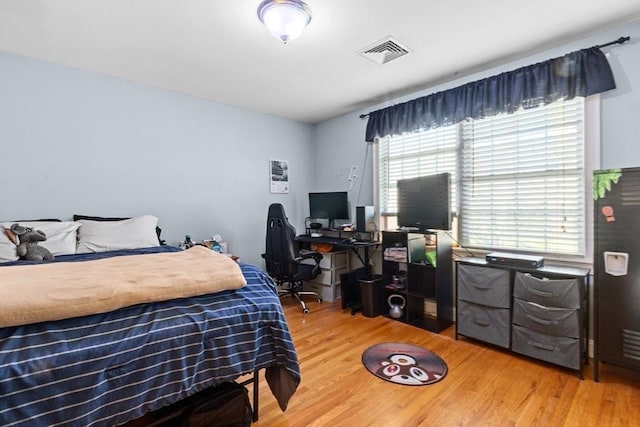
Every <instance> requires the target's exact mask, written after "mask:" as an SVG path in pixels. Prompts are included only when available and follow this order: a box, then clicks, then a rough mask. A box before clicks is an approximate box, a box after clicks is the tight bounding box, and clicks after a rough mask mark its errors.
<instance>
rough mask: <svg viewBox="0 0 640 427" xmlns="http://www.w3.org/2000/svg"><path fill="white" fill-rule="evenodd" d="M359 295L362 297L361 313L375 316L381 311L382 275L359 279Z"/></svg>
mask: <svg viewBox="0 0 640 427" xmlns="http://www.w3.org/2000/svg"><path fill="white" fill-rule="evenodd" d="M358 282H360V296H361V299H362V314H363V315H365V316H366V317H376V316H380V315H381V314H382V313H383V307H384V305H383V304H382V296H383V294H384V292H383V287H384V282H383V280H382V275H378V274H377V275H375V276H374V277H373V278H372V279H359V280H358Z"/></svg>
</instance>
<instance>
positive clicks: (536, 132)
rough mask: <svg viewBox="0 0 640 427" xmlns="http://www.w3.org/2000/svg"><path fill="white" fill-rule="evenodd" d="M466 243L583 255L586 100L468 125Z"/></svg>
mask: <svg viewBox="0 0 640 427" xmlns="http://www.w3.org/2000/svg"><path fill="white" fill-rule="evenodd" d="M461 166H462V168H461V170H462V172H461V175H462V177H461V179H460V183H461V188H462V190H461V192H462V200H461V209H460V212H459V222H460V240H461V241H462V243H463V244H464V245H466V246H472V247H486V248H493V249H509V250H526V251H534V252H541V253H554V254H572V255H582V254H584V248H585V242H584V100H583V98H575V99H574V100H571V101H559V102H555V103H553V104H549V105H547V106H543V107H538V108H535V109H529V110H520V111H518V112H516V113H514V114H508V115H499V116H495V117H491V118H486V119H482V120H474V121H470V122H468V123H464V124H463V125H462V152H461Z"/></svg>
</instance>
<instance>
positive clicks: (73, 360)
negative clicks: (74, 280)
mask: <svg viewBox="0 0 640 427" xmlns="http://www.w3.org/2000/svg"><path fill="white" fill-rule="evenodd" d="M151 252H153V251H151ZM136 253H137V252H136ZM121 255H122V254H121ZM71 260H72V261H74V260H75V261H77V260H78V259H77V257H76V258H73V259H71ZM60 261H61V260H60ZM185 267H186V266H185ZM241 270H242V272H243V274H244V276H245V277H246V279H247V285H246V286H245V287H243V288H241V289H239V290H233V291H223V292H219V293H216V294H208V295H203V296H199V297H192V298H183V299H177V300H171V301H162V302H158V303H153V304H139V305H135V306H132V307H127V308H123V309H120V310H117V311H112V312H109V313H104V314H96V315H91V316H83V317H79V318H73V319H65V320H60V321H55V322H43V323H36V324H30V325H25V326H18V327H11V328H2V329H0V425H2V426H40V425H42V426H45V425H46V426H113V425H118V424H122V423H125V422H127V421H129V420H132V419H135V418H138V417H141V416H142V415H144V414H145V413H146V412H148V411H153V410H156V409H159V408H161V407H163V406H165V405H169V404H171V403H174V402H177V401H178V400H181V399H184V398H185V397H187V396H189V395H191V394H193V393H196V392H197V391H200V390H202V389H204V388H207V387H210V386H212V385H215V384H219V383H221V382H224V381H230V380H234V379H236V378H238V377H239V376H241V375H244V374H251V373H253V372H254V371H255V370H257V369H263V368H264V369H265V370H266V371H265V372H266V377H267V380H268V383H269V386H270V387H271V391H272V393H273V394H274V395H275V397H276V398H277V400H278V402H279V404H280V407H281V408H282V409H283V410H284V409H286V406H287V403H288V401H289V399H290V398H291V396H292V395H293V393H294V392H295V390H296V388H297V386H298V384H299V382H300V370H299V365H298V359H297V355H296V352H295V348H294V345H293V342H292V339H291V335H290V332H289V329H288V326H287V323H286V320H285V317H284V313H283V311H282V306H281V305H280V302H279V299H278V296H277V293H276V291H275V287H274V284H273V282H272V280H271V279H270V278H269V277H268V276H267V275H266V273H264V272H263V271H262V270H260V269H259V268H257V267H255V266H252V265H248V264H241Z"/></svg>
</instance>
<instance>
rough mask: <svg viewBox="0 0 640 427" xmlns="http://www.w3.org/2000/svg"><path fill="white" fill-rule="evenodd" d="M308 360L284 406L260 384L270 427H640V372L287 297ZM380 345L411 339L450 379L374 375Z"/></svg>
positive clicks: (263, 416)
mask: <svg viewBox="0 0 640 427" xmlns="http://www.w3.org/2000/svg"><path fill="white" fill-rule="evenodd" d="M283 305H284V307H285V313H286V316H287V320H288V322H289V328H290V330H291V333H292V335H293V339H294V344H295V346H296V350H297V352H298V357H299V360H300V369H301V375H302V382H301V384H300V386H299V387H298V390H297V392H296V394H295V395H294V396H293V398H292V399H291V401H290V402H289V407H288V409H287V411H286V412H282V411H281V410H280V409H279V407H278V405H277V403H276V401H275V399H274V398H273V396H272V395H271V393H270V391H269V390H268V388H267V383H266V381H265V380H264V377H261V381H260V405H261V406H260V410H259V416H260V419H259V421H258V422H257V423H255V424H254V426H255V427H266V426H269V427H271V426H348V427H360V426H384V427H392V426H403V427H404V426H598V427H603V426H616V427H618V426H638V425H640V374H639V373H638V372H635V371H631V370H627V369H623V368H618V367H614V366H610V365H603V366H602V367H601V369H600V382H598V383H596V382H594V381H593V379H592V378H593V376H592V365H588V366H587V367H586V368H585V371H584V375H585V379H584V380H580V379H579V378H578V377H577V375H576V373H575V372H573V371H569V370H565V369H563V368H558V367H556V366H553V365H550V364H546V363H543V362H538V361H534V360H531V359H528V358H525V357H520V356H517V355H513V354H511V353H508V352H506V351H503V350H499V349H496V348H493V347H490V346H487V345H483V344H479V343H477V342H474V341H471V340H468V339H464V338H461V339H460V340H457V341H456V340H455V339H454V329H453V328H449V329H447V330H445V331H444V332H443V333H441V334H433V333H430V332H427V331H424V330H421V329H418V328H415V327H412V326H409V325H405V324H402V323H400V322H396V321H394V320H391V319H388V318H385V317H383V316H379V317H376V318H367V317H364V316H363V315H362V314H361V313H358V314H356V315H351V313H350V311H349V310H342V309H341V306H340V303H339V302H337V303H328V302H323V303H322V304H317V303H316V302H310V303H309V307H310V308H311V313H310V314H308V315H303V314H302V312H301V310H300V308H299V306H298V305H297V304H296V303H295V301H293V300H291V299H289V298H287V299H284V300H283ZM381 342H406V343H410V344H414V345H418V346H421V347H424V348H427V349H429V350H431V351H433V352H435V353H437V354H438V355H439V356H440V357H442V358H443V359H444V360H445V362H446V363H447V366H448V368H449V372H448V374H447V376H446V377H445V378H444V379H443V380H441V381H440V382H437V383H435V384H431V385H428V386H421V387H411V386H401V385H396V384H393V383H390V382H387V381H384V380H382V379H379V378H377V377H375V376H374V375H372V374H370V373H369V372H368V371H367V370H366V368H365V367H364V366H363V365H362V362H361V356H362V352H363V351H364V350H365V349H367V348H368V347H369V346H371V345H373V344H377V343H381Z"/></svg>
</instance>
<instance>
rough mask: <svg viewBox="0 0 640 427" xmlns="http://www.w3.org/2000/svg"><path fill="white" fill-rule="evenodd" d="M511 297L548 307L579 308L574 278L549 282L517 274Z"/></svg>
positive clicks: (577, 285) (577, 288) (577, 286)
mask: <svg viewBox="0 0 640 427" xmlns="http://www.w3.org/2000/svg"><path fill="white" fill-rule="evenodd" d="M513 296H514V297H516V298H520V299H523V300H526V301H531V302H535V303H538V304H542V305H545V306H548V307H566V308H580V285H579V283H578V279H576V278H573V279H555V280H551V279H549V278H548V277H542V278H538V277H535V276H533V275H531V274H530V273H520V272H517V273H516V278H515V284H514V289H513Z"/></svg>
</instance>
